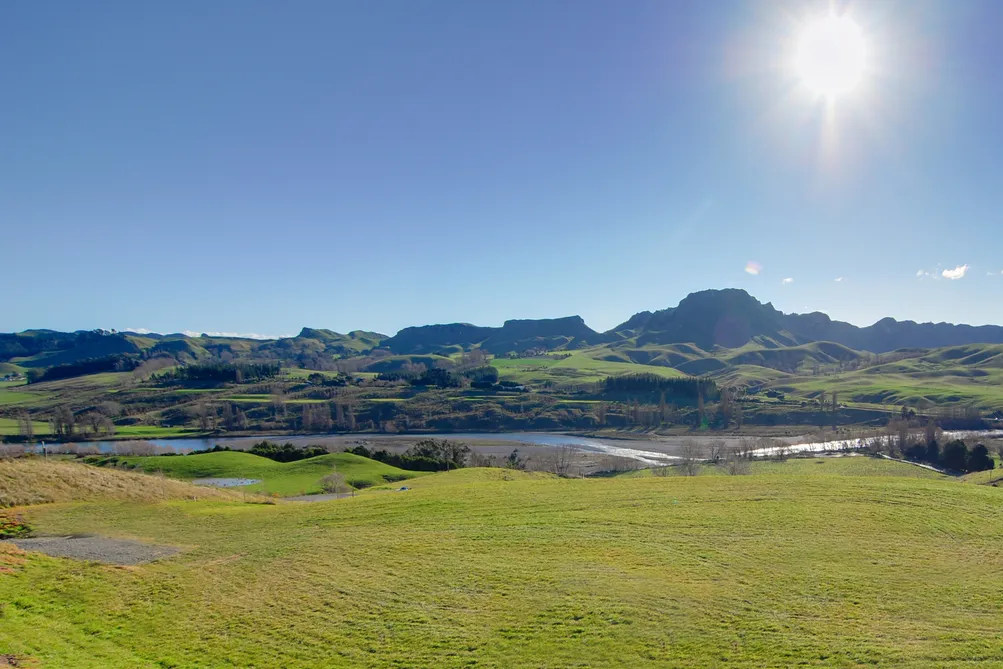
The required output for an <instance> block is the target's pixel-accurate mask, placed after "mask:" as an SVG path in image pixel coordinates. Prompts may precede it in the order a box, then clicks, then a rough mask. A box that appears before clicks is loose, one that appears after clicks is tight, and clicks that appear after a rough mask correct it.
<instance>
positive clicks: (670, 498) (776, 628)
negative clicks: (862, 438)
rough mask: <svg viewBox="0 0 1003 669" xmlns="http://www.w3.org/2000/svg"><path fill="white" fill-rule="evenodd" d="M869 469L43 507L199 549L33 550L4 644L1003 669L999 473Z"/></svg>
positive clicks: (73, 653)
mask: <svg viewBox="0 0 1003 669" xmlns="http://www.w3.org/2000/svg"><path fill="white" fill-rule="evenodd" d="M852 460H862V461H863V460H866V462H864V463H863V464H866V465H869V467H868V468H867V471H863V470H860V465H858V463H856V462H853V463H848V464H850V465H853V468H851V469H846V468H845V467H842V464H843V463H839V462H832V463H830V461H824V464H815V463H817V462H820V461H818V460H804V461H796V462H795V461H792V462H789V463H772V469H771V470H770V471H769V472H768V473H758V474H753V475H750V476H738V477H729V476H697V477H678V478H677V477H669V478H660V477H648V478H616V479H586V480H566V479H553V478H543V477H536V478H533V477H529V476H527V475H524V474H522V473H519V472H507V471H504V470H461V471H459V472H453V473H449V474H436V475H433V476H429V477H427V478H425V479H423V480H422V481H420V482H416V483H415V485H414V487H413V488H414V489H413V490H411V491H409V492H403V493H397V492H389V491H386V492H383V491H380V492H372V493H368V492H363V493H362V494H361V495H359V496H358V497H356V498H355V499H347V500H340V501H337V502H329V503H321V504H303V505H296V504H280V505H274V506H257V505H236V504H230V503H218V502H197V503H196V502H182V503H177V502H172V503H167V504H129V505H123V504H114V503H112V504H106V503H102V504H95V503H90V504H71V505H59V506H51V507H37V508H32V509H29V510H27V511H26V513H25V515H26V516H27V518H28V519H29V520H30V522H31V523H32V525H33V526H34V527H35V528H36V529H37V531H39V532H41V533H46V534H55V535H60V534H68V533H88V534H96V535H104V536H113V537H120V538H137V539H142V540H144V541H146V542H150V543H154V544H157V545H163V546H177V547H181V548H183V552H181V553H180V554H178V555H176V556H174V557H171V558H169V559H165V560H161V561H159V562H157V563H154V564H151V565H147V566H143V567H139V568H131V569H116V568H108V567H106V566H104V565H99V564H93V563H81V562H75V561H72V560H67V559H53V558H48V557H45V556H42V555H40V554H37V553H16V554H12V555H11V556H10V557H11V558H16V560H13V559H8V562H6V563H5V564H9V565H10V566H8V567H6V570H7V573H4V574H3V575H0V601H2V602H5V603H6V606H5V607H4V618H3V621H4V622H3V625H0V653H8V654H13V655H17V656H21V657H24V658H35V660H36V661H37V664H38V666H46V667H50V666H51V667H69V666H73V667H88V666H91V667H98V666H100V667H103V668H107V669H116V668H119V667H122V668H129V669H132V668H133V667H146V666H173V667H177V668H179V669H182V668H185V669H187V668H188V667H196V666H223V665H227V664H230V665H234V666H262V667H265V666H283V667H287V668H288V669H306V668H310V669H312V668H314V667H322V666H352V667H354V666H365V667H400V666H407V667H461V666H484V667H539V666H561V667H571V666H579V667H583V666H604V667H688V668H693V669H696V668H702V667H715V666H717V667H730V668H732V669H753V668H759V667H789V666H819V667H855V666H864V665H866V666H879V667H883V666H895V667H902V668H904V669H927V668H928V667H962V666H966V667H967V666H985V667H993V666H1000V665H1003V649H1001V646H1000V643H999V634H998V630H1000V629H1003V612H1001V611H1000V607H999V606H998V602H999V601H1000V599H1001V598H1003V582H1001V581H1000V579H999V578H998V574H999V570H1000V568H1001V567H1003V563H1001V559H1000V557H999V555H1000V552H999V550H998V547H999V544H1000V542H1001V541H1003V505H1001V504H1000V501H1001V499H1000V491H999V489H997V488H991V487H984V486H975V485H971V484H965V483H959V482H957V481H954V480H948V479H946V478H944V477H935V478H912V477H909V476H898V475H896V473H898V472H900V471H903V469H902V468H904V467H908V466H907V465H899V464H898V463H887V465H888V466H887V467H885V464H886V463H882V462H879V461H873V460H870V459H864V458H853V459H852ZM830 464H831V465H832V466H833V467H835V469H832V470H830V469H828V468H829V467H830ZM870 465H872V466H873V467H870ZM882 468H885V469H886V471H885V472H882V471H881V470H882ZM911 469H916V468H915V467H912V468H911ZM854 470H856V471H858V472H859V473H860V474H862V475H859V476H857V475H848V474H849V472H852V471H854ZM480 472H485V473H491V475H481V473H480ZM820 527H824V531H820ZM60 584H62V585H60ZM66 584H72V587H67V586H66ZM192 611H201V612H203V613H204V615H192Z"/></svg>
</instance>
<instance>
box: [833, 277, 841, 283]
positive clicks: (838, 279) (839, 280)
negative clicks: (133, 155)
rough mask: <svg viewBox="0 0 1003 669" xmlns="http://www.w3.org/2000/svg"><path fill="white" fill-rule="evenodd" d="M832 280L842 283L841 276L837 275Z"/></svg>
mask: <svg viewBox="0 0 1003 669" xmlns="http://www.w3.org/2000/svg"><path fill="white" fill-rule="evenodd" d="M833 281H835V282H836V283H843V277H841V276H837V277H836V278H835V279H833Z"/></svg>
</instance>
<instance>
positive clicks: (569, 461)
mask: <svg viewBox="0 0 1003 669" xmlns="http://www.w3.org/2000/svg"><path fill="white" fill-rule="evenodd" d="M577 457H578V452H577V451H576V450H575V448H574V446H568V445H564V446H555V447H554V448H553V449H552V452H551V453H550V455H549V456H548V457H547V465H548V467H547V471H549V472H550V473H551V474H557V475H558V476H567V475H568V473H569V472H570V471H571V468H572V466H573V465H574V464H575V460H576V459H577Z"/></svg>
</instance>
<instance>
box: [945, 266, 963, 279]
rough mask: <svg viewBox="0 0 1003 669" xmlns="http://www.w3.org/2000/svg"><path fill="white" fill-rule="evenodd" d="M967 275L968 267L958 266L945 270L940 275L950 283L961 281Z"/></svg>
mask: <svg viewBox="0 0 1003 669" xmlns="http://www.w3.org/2000/svg"><path fill="white" fill-rule="evenodd" d="M967 273H968V265H958V266H957V267H955V268H954V269H945V270H944V271H943V272H941V273H940V275H941V276H942V277H944V278H945V279H951V280H952V281H954V280H957V279H961V278H963V277H964V276H965V274H967Z"/></svg>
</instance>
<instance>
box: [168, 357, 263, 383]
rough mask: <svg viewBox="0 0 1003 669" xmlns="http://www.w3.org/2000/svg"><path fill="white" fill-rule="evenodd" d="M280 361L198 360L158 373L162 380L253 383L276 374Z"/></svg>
mask: <svg viewBox="0 0 1003 669" xmlns="http://www.w3.org/2000/svg"><path fill="white" fill-rule="evenodd" d="M281 371H282V363H281V362H238V363H232V362H200V363H196V364H191V365H184V366H182V367H177V368H175V369H173V370H171V371H167V372H164V373H163V374H161V375H159V377H158V379H160V380H164V381H170V380H174V381H195V382H206V381H210V382H214V383H254V382H257V381H263V380H265V379H270V378H272V377H275V376H278V374H279V372H281Z"/></svg>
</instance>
